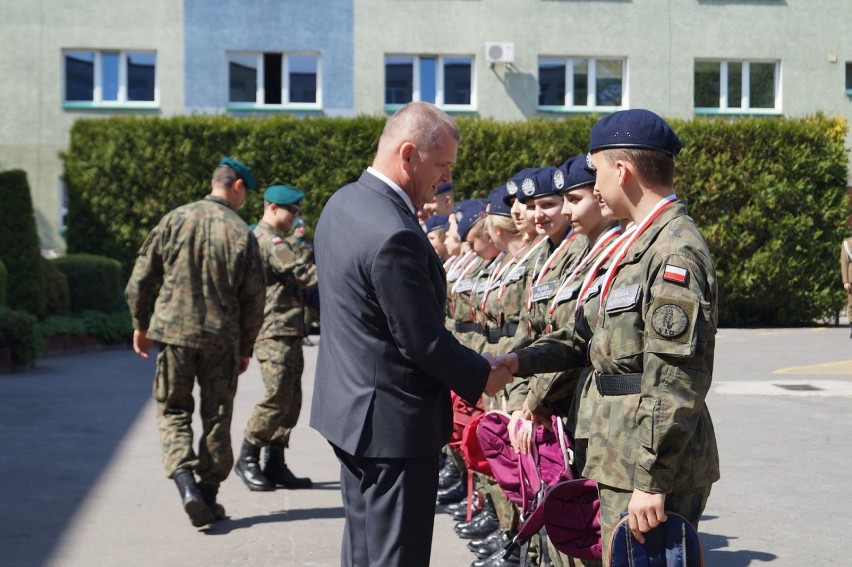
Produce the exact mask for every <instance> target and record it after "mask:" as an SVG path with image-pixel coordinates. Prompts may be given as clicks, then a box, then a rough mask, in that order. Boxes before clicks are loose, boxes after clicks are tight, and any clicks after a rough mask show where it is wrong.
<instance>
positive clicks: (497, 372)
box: [482, 352, 518, 396]
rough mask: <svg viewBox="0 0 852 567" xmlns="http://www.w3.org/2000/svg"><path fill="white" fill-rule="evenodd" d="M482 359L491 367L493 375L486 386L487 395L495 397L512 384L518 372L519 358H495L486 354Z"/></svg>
mask: <svg viewBox="0 0 852 567" xmlns="http://www.w3.org/2000/svg"><path fill="white" fill-rule="evenodd" d="M482 358H484V359H485V360H487V361H488V364H490V365H491V373H490V374H489V375H488V382H486V384H485V394H486V395H488V396H493V395H495V394H496V393H497V392H499V391H500V390H502V389H503V388H505V387H506V386H507V385H508V384H509V383H511V382H512V379H513V375H514V374H515V373H516V372H517V371H518V356H517V355H515V354H501V355H498V356H494V355H493V354H491V353H488V352H484V353H482Z"/></svg>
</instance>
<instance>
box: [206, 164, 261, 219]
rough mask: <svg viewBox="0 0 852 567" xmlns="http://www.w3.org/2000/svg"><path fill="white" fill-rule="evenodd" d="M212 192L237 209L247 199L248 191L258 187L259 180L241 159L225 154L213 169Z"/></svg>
mask: <svg viewBox="0 0 852 567" xmlns="http://www.w3.org/2000/svg"><path fill="white" fill-rule="evenodd" d="M212 186H213V190H212V191H211V193H212V194H213V195H217V196H219V197H223V198H225V199H227V200H228V202H229V203H230V204H231V208H232V209H234V210H237V209H238V208H240V205H242V204H243V202H244V201H245V200H246V192H247V191H253V190H255V189H257V182H256V181H255V180H254V177H252V175H251V171H249V168H248V167H246V166H245V164H244V163H242V162H241V161H238V160H235V159H234V158H231V157H228V156H225V157H223V158H222V159H221V160H219V165H218V166H216V169H215V170H214V171H213V181H212Z"/></svg>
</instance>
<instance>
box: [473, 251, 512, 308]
mask: <svg viewBox="0 0 852 567" xmlns="http://www.w3.org/2000/svg"><path fill="white" fill-rule="evenodd" d="M504 254H505V253H504V252H501V253H500V256H498V257H497V262H499V261H500V259H501V258H502V257H503V256H504ZM514 260H515V256H514V255H513V256H512V257H511V258H509V261H508V262H506V263H505V264H504V265H503V266H502V267H501V268H500V269H499V270H498V269H496V268H495V270H494V271H493V272H491V275H490V276H488V282H487V284H486V286H485V291H484V292H482V304H481V305H480V309H481V310H482V312H483V313H485V303H486V302H487V301H488V294H490V293H491V287H492V286H493V285H494V282H496V281H498V280H500V278H501V277H502V276H503V274H504V273H505V272H506V270H508V269H509V268H510V267H511V266H512V264H513V263H514ZM498 265H499V264H498Z"/></svg>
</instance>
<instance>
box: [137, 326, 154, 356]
mask: <svg viewBox="0 0 852 567" xmlns="http://www.w3.org/2000/svg"><path fill="white" fill-rule="evenodd" d="M153 344H154V341H152V340H151V339H149V338H148V330H147V329H145V330H144V331H138V330H136V331H133V351H134V352H135V353H136V354H138V355H139V356H141V357H142V358H148V351H149V350H151V346H152V345H153Z"/></svg>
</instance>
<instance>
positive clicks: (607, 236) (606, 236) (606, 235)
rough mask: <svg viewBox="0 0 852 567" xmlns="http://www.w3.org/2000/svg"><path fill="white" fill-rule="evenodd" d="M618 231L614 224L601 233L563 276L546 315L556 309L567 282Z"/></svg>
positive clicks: (615, 235)
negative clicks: (574, 266) (568, 272)
mask: <svg viewBox="0 0 852 567" xmlns="http://www.w3.org/2000/svg"><path fill="white" fill-rule="evenodd" d="M620 232H621V227H620V226H614V227H612V228H611V229H609V230H608V231H606V232H605V233H603V235H601V237H600V238H598V241H597V242H595V245H594V246H593V247H592V249H591V250H589V252H588V253H587V254H586V255H585V256H583V259H582V260H581V261H580V263H579V264H578V265H577V267H576V268H574V270H573V271H572V272H571V273H570V274H568V277H566V278H565V281H564V282H562V285H561V286H559V289H557V290H556V294H555V295H554V297H553V301H551V302H550V307H549V308H548V309H547V313H548V315H553V311H554V310H555V309H556V303H557V301H558V299H559V294H560V293H562V290H564V289H565V287H566V286H567V285H568V284H570V283H571V282H572V281H574V278H576V277H577V274H579V273H580V271H581V270H582V269H583V268H584V267H585V266H586V264H588V263H589V262H591V261H592V259H593V258H595V256H596V255H597V253H598V252H599V251H600V250H602V249H603V248H604V246H606V245H607V244H609V243H610V242H611V241H612V239H614V238H616V237H617V236H618V233H620Z"/></svg>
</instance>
